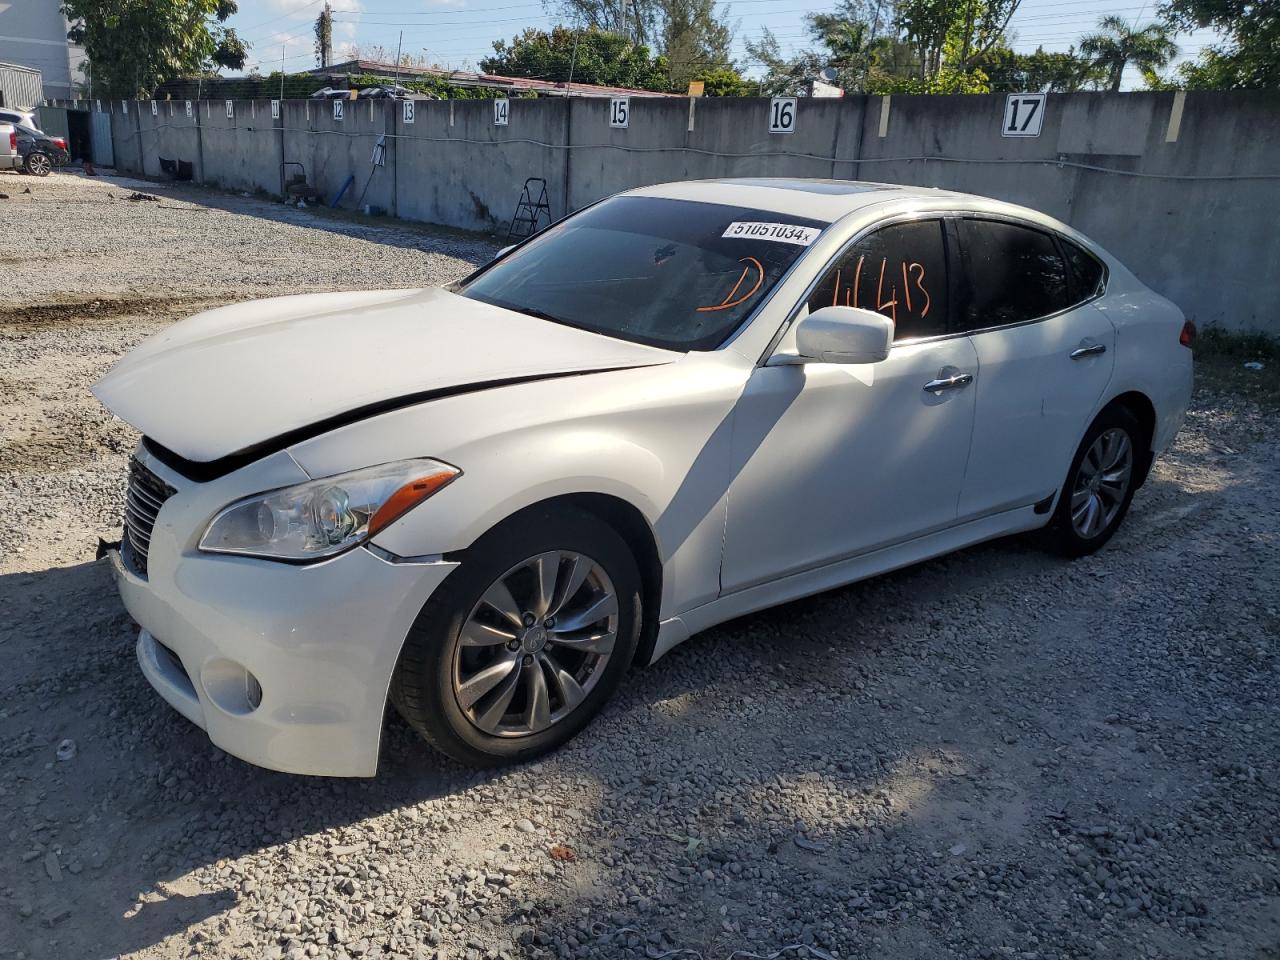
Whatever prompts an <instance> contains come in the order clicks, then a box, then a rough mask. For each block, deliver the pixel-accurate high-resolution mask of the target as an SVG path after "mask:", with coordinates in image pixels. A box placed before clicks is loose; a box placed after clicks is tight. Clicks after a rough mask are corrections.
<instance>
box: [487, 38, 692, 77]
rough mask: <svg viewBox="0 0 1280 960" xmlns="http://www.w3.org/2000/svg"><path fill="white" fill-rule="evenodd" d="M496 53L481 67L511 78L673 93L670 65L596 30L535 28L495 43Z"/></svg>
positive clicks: (647, 49) (663, 59)
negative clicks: (669, 73) (669, 76)
mask: <svg viewBox="0 0 1280 960" xmlns="http://www.w3.org/2000/svg"><path fill="white" fill-rule="evenodd" d="M493 51H494V55H493V56H492V57H486V58H485V59H483V60H481V61H480V69H481V70H484V71H486V72H488V73H498V74H502V75H503V76H508V77H529V78H531V79H535V80H551V81H554V82H556V83H564V82H567V81H569V80H572V81H573V82H574V83H597V84H602V85H604V86H610V87H631V88H632V89H636V90H662V91H667V90H670V89H671V82H670V80H669V79H668V70H667V62H666V59H665V58H663V57H654V56H653V55H652V54H651V53H650V52H649V48H648V47H645V46H638V45H636V44H633V43H632V42H631V41H630V40H628V39H627V38H626V37H623V36H619V35H618V34H616V33H606V32H605V31H603V30H598V29H596V28H595V27H588V28H587V29H585V30H572V29H570V28H568V27H555V28H554V29H552V30H550V31H547V30H536V29H533V28H532V27H531V28H529V29H527V30H525V31H524V33H522V34H520V35H519V36H517V37H514V38H512V40H511V43H510V44H507V43H504V42H503V41H501V40H495V41H494V43H493Z"/></svg>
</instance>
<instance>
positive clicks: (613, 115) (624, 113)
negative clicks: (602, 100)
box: [609, 97, 631, 130]
mask: <svg viewBox="0 0 1280 960" xmlns="http://www.w3.org/2000/svg"><path fill="white" fill-rule="evenodd" d="M630 122H631V98H630V97H614V98H613V99H612V100H610V101H609V126H611V127H616V128H617V129H619V130H625V129H627V125H628V124H629V123H630Z"/></svg>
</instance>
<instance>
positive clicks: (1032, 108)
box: [1000, 93, 1045, 137]
mask: <svg viewBox="0 0 1280 960" xmlns="http://www.w3.org/2000/svg"><path fill="white" fill-rule="evenodd" d="M1044 98H1045V95H1044V94H1043V93H1011V94H1009V97H1008V99H1006V100H1005V104H1004V123H1002V124H1001V126H1000V135H1001V136H1002V137H1038V136H1040V127H1041V125H1042V124H1043V123H1044Z"/></svg>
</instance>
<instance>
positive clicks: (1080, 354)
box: [1070, 343, 1107, 360]
mask: <svg viewBox="0 0 1280 960" xmlns="http://www.w3.org/2000/svg"><path fill="white" fill-rule="evenodd" d="M1106 352H1107V345H1106V344H1105V343H1091V344H1089V345H1088V346H1087V347H1076V348H1075V349H1074V350H1072V351H1071V354H1070V356H1071V359H1072V360H1083V359H1084V358H1085V357H1096V356H1097V355H1098V354H1100V353H1106Z"/></svg>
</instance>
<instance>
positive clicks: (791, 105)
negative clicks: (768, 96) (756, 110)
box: [769, 97, 796, 133]
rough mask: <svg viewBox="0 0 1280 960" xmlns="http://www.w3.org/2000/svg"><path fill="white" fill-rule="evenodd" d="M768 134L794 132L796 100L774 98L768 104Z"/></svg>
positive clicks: (791, 98) (793, 98) (792, 98)
mask: <svg viewBox="0 0 1280 960" xmlns="http://www.w3.org/2000/svg"><path fill="white" fill-rule="evenodd" d="M769 132H770V133H795V132H796V98H795V97H774V98H773V100H772V102H770V104H769Z"/></svg>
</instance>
